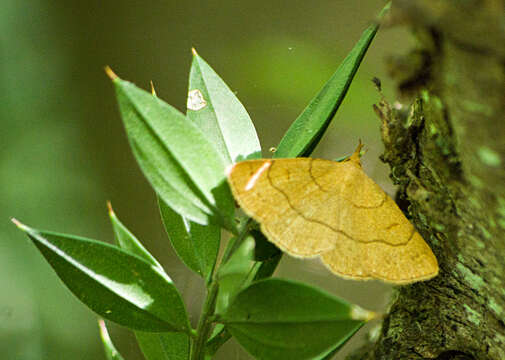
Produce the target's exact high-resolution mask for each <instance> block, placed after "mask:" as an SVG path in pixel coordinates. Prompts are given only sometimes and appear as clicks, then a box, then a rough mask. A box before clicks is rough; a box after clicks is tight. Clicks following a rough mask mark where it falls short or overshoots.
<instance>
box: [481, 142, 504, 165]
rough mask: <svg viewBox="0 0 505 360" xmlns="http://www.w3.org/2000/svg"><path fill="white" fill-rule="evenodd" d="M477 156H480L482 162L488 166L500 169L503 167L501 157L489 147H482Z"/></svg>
mask: <svg viewBox="0 0 505 360" xmlns="http://www.w3.org/2000/svg"><path fill="white" fill-rule="evenodd" d="M477 155H479V158H480V160H481V161H482V162H483V163H484V164H486V165H487V166H491V167H498V166H500V165H501V158H500V155H499V154H498V153H497V152H496V151H494V150H493V149H491V148H489V147H487V146H481V147H480V148H479V150H477Z"/></svg>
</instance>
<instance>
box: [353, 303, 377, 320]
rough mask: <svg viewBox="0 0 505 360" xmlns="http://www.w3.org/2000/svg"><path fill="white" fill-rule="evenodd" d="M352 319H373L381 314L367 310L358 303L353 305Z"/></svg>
mask: <svg viewBox="0 0 505 360" xmlns="http://www.w3.org/2000/svg"><path fill="white" fill-rule="evenodd" d="M350 316H351V319H353V320H361V321H366V322H368V321H370V320H372V319H375V318H377V317H378V316H379V315H378V314H377V313H376V312H373V311H369V310H365V309H363V308H362V307H360V306H358V305H352V306H351V314H350Z"/></svg>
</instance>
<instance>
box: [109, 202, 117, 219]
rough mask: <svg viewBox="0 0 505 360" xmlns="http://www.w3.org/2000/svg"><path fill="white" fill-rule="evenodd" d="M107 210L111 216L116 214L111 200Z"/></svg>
mask: <svg viewBox="0 0 505 360" xmlns="http://www.w3.org/2000/svg"><path fill="white" fill-rule="evenodd" d="M107 211H108V212H109V216H111V217H112V216H115V215H116V214H115V213H114V210H113V209H112V204H111V203H110V201H109V200H107Z"/></svg>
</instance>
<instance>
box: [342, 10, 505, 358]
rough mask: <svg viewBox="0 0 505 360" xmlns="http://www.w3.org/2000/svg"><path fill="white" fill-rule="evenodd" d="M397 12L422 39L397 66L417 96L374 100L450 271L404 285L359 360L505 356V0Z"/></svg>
mask: <svg viewBox="0 0 505 360" xmlns="http://www.w3.org/2000/svg"><path fill="white" fill-rule="evenodd" d="M392 10H393V14H395V13H396V15H394V16H393V21H396V22H400V21H401V22H402V23H403V24H407V26H410V27H411V28H412V29H413V30H414V31H413V32H414V34H415V36H416V38H417V39H418V43H419V45H418V47H417V48H416V49H415V50H414V51H412V52H411V53H410V54H408V55H407V56H405V57H403V58H402V59H396V60H395V61H393V62H392V63H391V66H392V67H393V69H395V71H394V72H393V75H395V78H396V80H397V82H398V88H399V90H400V94H399V96H400V97H401V98H402V101H407V100H405V99H407V98H410V99H411V100H410V101H409V102H410V105H401V104H400V103H394V104H389V103H388V102H387V101H386V100H385V99H383V100H382V101H381V102H380V104H379V105H377V106H376V107H375V109H376V112H377V114H378V115H379V117H380V118H381V119H382V137H383V141H384V145H385V152H384V154H383V156H382V159H383V161H385V162H386V163H388V164H389V165H390V168H391V178H392V179H393V181H394V182H395V183H396V184H398V185H399V190H398V194H397V201H398V203H399V205H400V207H401V208H402V210H404V212H405V213H406V214H408V215H409V216H410V218H411V221H412V222H413V223H414V224H415V226H416V227H417V229H418V230H419V232H420V233H421V235H422V236H423V237H424V238H425V240H426V241H427V242H428V243H429V244H430V246H431V247H432V249H433V251H434V252H435V254H436V256H437V258H438V260H439V265H440V275H439V276H437V277H436V278H434V279H433V280H430V281H427V282H421V283H416V284H413V285H409V286H403V287H398V288H396V289H395V295H394V299H393V300H392V302H391V306H390V309H389V313H388V315H387V316H386V318H385V319H384V322H383V325H382V331H381V336H380V337H379V339H378V341H377V342H376V343H375V344H367V345H366V346H365V347H364V348H362V349H361V350H360V351H359V352H357V353H355V354H353V355H352V356H351V357H350V358H352V359H370V360H371V359H440V360H441V359H446V360H449V359H493V360H498V359H505V232H504V230H505V141H504V139H505V121H504V120H505V2H504V1H503V0H481V1H477V0H475V1H463V0H446V1H441V0H424V1H420V0H417V1H416V0H395V1H394V3H393V9H392ZM395 19H396V20H395ZM395 64H398V66H395ZM409 65H412V66H411V67H410V68H409Z"/></svg>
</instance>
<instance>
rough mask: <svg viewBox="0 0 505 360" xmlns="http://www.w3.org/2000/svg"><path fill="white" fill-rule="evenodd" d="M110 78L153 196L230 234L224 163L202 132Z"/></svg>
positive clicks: (168, 108)
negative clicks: (220, 226) (226, 230)
mask: <svg viewBox="0 0 505 360" xmlns="http://www.w3.org/2000/svg"><path fill="white" fill-rule="evenodd" d="M111 77H112V79H113V82H114V85H115V88H116V94H117V98H118V103H119V109H120V112H121V117H122V119H123V122H124V125H125V128H126V132H127V135H128V139H129V141H130V145H131V147H132V150H133V153H134V155H135V157H136V158H137V161H138V163H139V165H140V167H141V169H142V171H143V172H144V175H145V176H146V177H147V179H148V180H149V181H150V183H151V185H152V186H153V188H154V190H155V191H156V192H157V193H158V195H159V196H160V197H161V198H162V199H163V200H164V201H165V202H166V203H167V204H168V205H169V206H170V207H171V208H172V209H174V210H175V211H176V212H177V213H179V214H181V215H182V216H184V217H186V218H188V219H190V220H192V221H194V222H197V223H199V224H203V225H205V224H208V223H209V222H214V223H216V222H217V223H219V224H223V225H224V226H225V227H227V228H229V229H231V230H234V226H233V221H232V217H233V212H234V202H233V198H232V196H231V193H230V190H229V188H228V184H227V183H226V176H225V163H224V161H223V159H222V157H221V156H220V154H219V153H218V152H217V151H216V150H215V148H214V146H213V145H212V144H211V143H210V142H209V140H207V138H206V137H205V135H204V134H203V133H202V131H201V130H200V129H198V127H197V126H196V125H195V124H194V123H193V122H191V121H187V120H186V118H185V116H184V115H183V114H181V113H180V112H179V111H178V110H176V109H175V108H173V107H172V106H170V105H168V104H167V103H165V102H164V101H162V100H160V99H159V98H157V97H155V96H153V95H151V94H149V93H148V92H146V91H144V90H142V89H139V88H137V87H136V86H135V85H134V84H132V83H129V82H127V81H124V80H121V79H119V78H118V77H117V76H116V77H114V76H113V75H111Z"/></svg>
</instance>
